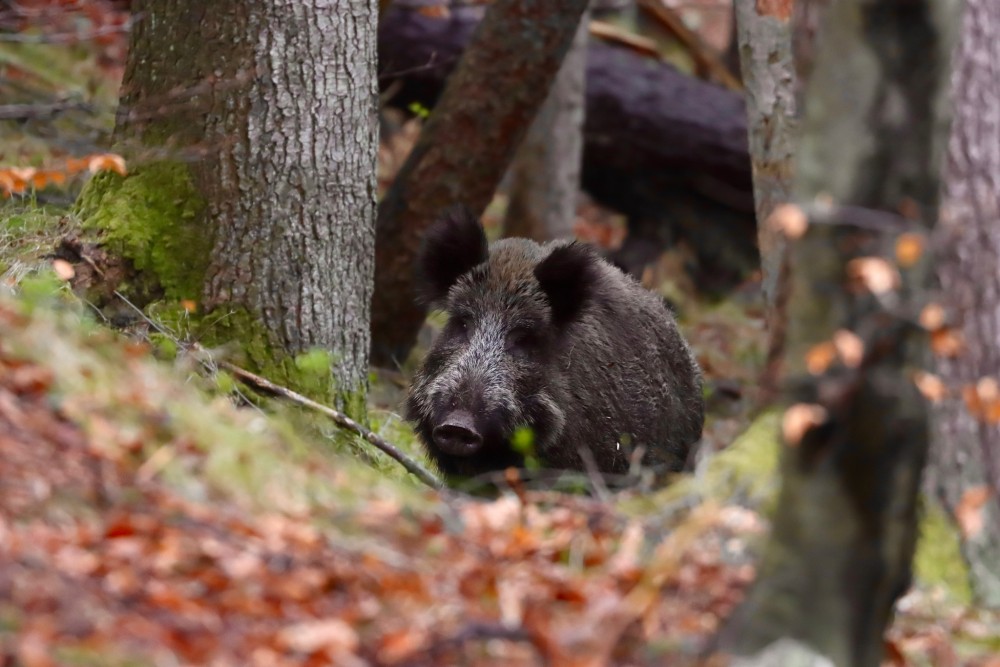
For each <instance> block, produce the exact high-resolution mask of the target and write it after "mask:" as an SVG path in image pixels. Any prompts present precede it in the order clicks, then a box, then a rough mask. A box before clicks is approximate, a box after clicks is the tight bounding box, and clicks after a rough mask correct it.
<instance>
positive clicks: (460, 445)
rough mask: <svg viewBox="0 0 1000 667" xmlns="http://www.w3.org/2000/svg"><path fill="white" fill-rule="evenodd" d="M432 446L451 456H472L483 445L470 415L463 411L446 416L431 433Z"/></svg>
mask: <svg viewBox="0 0 1000 667" xmlns="http://www.w3.org/2000/svg"><path fill="white" fill-rule="evenodd" d="M431 437H433V438H434V444H435V445H437V446H438V448H439V449H440V450H441V451H442V452H444V453H445V454H450V455H452V456H472V455H473V454H475V453H476V452H477V451H479V448H480V447H481V446H482V444H483V436H481V435H480V434H479V431H477V430H476V423H475V420H474V419H473V417H472V415H471V414H469V413H468V412H466V411H465V410H456V411H454V412H452V413H450V414H448V415H447V416H446V417H445V418H444V419H442V420H441V423H440V424H438V425H437V426H435V427H434V430H433V431H432V433H431Z"/></svg>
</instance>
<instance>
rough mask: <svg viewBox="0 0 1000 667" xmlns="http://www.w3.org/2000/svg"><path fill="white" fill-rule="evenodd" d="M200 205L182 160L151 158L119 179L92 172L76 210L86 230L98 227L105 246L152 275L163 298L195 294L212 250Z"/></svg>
mask: <svg viewBox="0 0 1000 667" xmlns="http://www.w3.org/2000/svg"><path fill="white" fill-rule="evenodd" d="M204 206H205V203H204V200H203V199H202V197H201V196H200V195H199V194H198V192H197V190H196V189H195V187H194V184H193V182H192V180H191V174H190V172H189V170H188V167H187V165H185V164H183V163H179V162H155V163H151V164H148V165H143V166H141V167H139V168H138V169H136V171H135V172H134V173H132V174H130V175H129V176H127V177H125V178H123V177H121V176H119V175H117V174H115V173H112V172H102V173H100V174H98V175H97V176H95V177H94V178H93V179H91V181H90V182H89V183H88V184H87V186H86V187H85V188H84V191H83V192H82V193H81V195H80V198H79V200H78V202H77V206H76V212H77V214H78V215H79V216H80V218H81V219H82V220H83V224H84V227H85V228H86V229H91V230H94V231H99V232H100V233H101V234H102V240H103V242H104V243H105V245H107V247H108V248H109V249H110V250H112V251H113V252H117V253H119V254H120V255H121V256H123V257H125V258H127V259H129V260H131V261H132V263H133V264H134V265H135V267H136V269H138V270H139V271H140V272H142V273H143V274H144V275H146V276H149V277H150V278H152V279H153V280H155V281H156V283H158V285H159V286H160V287H161V288H162V289H163V292H164V294H165V296H166V297H167V298H168V299H197V298H198V297H199V296H200V295H201V293H202V287H203V285H204V282H205V272H206V270H207V267H208V260H209V255H210V253H211V250H212V238H211V236H210V234H209V233H208V232H207V231H206V230H207V229H209V227H208V226H207V225H205V222H204V220H203V216H202V212H203V210H204Z"/></svg>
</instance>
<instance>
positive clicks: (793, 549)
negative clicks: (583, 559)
mask: <svg viewBox="0 0 1000 667" xmlns="http://www.w3.org/2000/svg"><path fill="white" fill-rule="evenodd" d="M955 4H956V3H954V2H953V1H952V0H919V1H917V2H908V1H907V2H902V1H899V0H840V1H839V2H836V3H833V4H832V5H831V6H830V8H829V10H828V11H827V12H826V13H825V17H824V19H823V21H822V23H821V26H822V27H821V31H820V34H819V37H818V42H817V56H816V61H815V63H814V65H813V67H812V72H811V77H810V80H809V82H808V84H807V89H806V93H805V114H804V117H803V122H802V130H801V141H800V146H799V150H798V151H797V155H796V174H795V181H794V182H795V185H794V190H793V197H794V201H795V202H796V203H797V204H798V210H797V211H795V210H788V209H786V213H788V215H784V216H779V218H780V222H781V223H782V224H781V228H782V229H783V230H784V231H785V232H786V235H787V236H788V238H789V273H788V282H787V284H779V285H777V294H778V298H777V299H776V303H777V304H778V305H779V312H778V315H779V317H777V318H775V319H776V320H779V321H780V320H781V319H782V318H781V317H780V316H781V315H782V314H784V316H785V319H786V321H787V337H786V340H787V343H786V351H785V356H784V360H783V365H782V368H781V378H782V383H783V387H784V390H785V394H786V399H787V400H788V402H789V403H790V404H791V407H789V408H788V409H787V410H786V412H785V414H784V418H783V436H784V437H783V439H784V443H785V447H784V448H783V451H782V465H781V473H782V489H781V494H780V497H779V499H778V507H777V511H776V515H775V517H774V520H773V530H772V534H771V537H770V540H769V543H768V544H767V546H766V548H765V552H764V556H763V559H762V562H761V566H760V568H759V576H758V580H757V582H756V583H755V585H754V587H753V589H752V590H751V592H750V594H749V596H748V598H747V601H746V603H745V604H744V605H743V606H742V607H741V608H740V610H739V611H738V613H737V614H735V615H734V617H733V619H732V620H731V623H730V624H729V626H728V628H727V631H726V633H725V637H726V640H725V642H726V645H727V646H729V647H730V648H732V649H735V650H736V651H738V652H740V653H742V654H751V653H755V652H757V651H760V650H762V649H764V648H766V647H768V646H772V645H774V644H775V643H776V642H778V641H779V640H782V639H793V640H797V641H799V642H803V643H805V644H806V645H808V646H809V647H811V649H812V650H814V651H815V652H816V653H818V654H819V655H821V656H825V657H826V658H827V659H828V660H829V661H831V662H832V663H833V664H835V665H838V666H845V667H846V666H848V665H850V666H852V667H853V666H859V667H875V666H877V665H879V664H880V661H881V658H882V652H883V646H884V643H883V639H882V637H883V633H884V631H885V629H886V627H887V625H888V623H889V621H890V619H891V616H892V611H893V606H894V604H895V601H896V600H897V598H898V597H899V596H900V595H901V594H902V593H903V592H905V590H906V589H907V587H908V586H909V583H910V577H911V561H912V556H913V550H914V546H915V542H916V535H917V531H916V528H917V524H916V519H917V494H918V490H919V487H920V478H921V472H922V469H923V467H924V463H925V460H926V454H927V445H928V441H929V439H930V433H929V428H928V418H927V414H928V407H927V405H926V401H924V400H923V397H922V396H921V395H920V393H919V392H918V391H917V390H916V388H915V386H914V384H913V382H912V377H913V374H914V372H915V371H916V370H917V368H919V367H920V366H921V365H922V364H923V363H924V362H925V361H926V359H927V356H928V354H927V340H926V337H925V336H923V335H922V334H920V330H919V329H918V328H917V327H915V326H913V324H912V318H913V317H915V313H919V312H920V309H921V307H922V305H923V303H925V300H926V298H927V297H928V292H929V288H930V286H931V282H932V280H931V272H932V271H931V269H932V267H931V262H930V260H929V259H928V258H927V257H925V256H924V257H920V258H919V260H918V261H916V262H915V263H910V262H907V263H904V262H902V261H901V260H897V254H896V252H895V250H896V244H897V241H898V239H899V237H900V234H901V233H904V232H908V233H911V234H917V235H924V236H926V235H927V234H928V233H929V232H930V231H931V229H932V227H933V225H934V224H935V222H936V220H937V205H938V192H939V186H940V165H941V156H942V153H943V147H944V144H945V141H946V139H947V123H946V117H947V114H946V113H945V111H944V110H945V109H946V108H947V91H948V86H947V81H948V75H949V71H950V70H949V60H950V54H951V51H952V46H953V43H954V42H953V35H954V32H955V27H956V26H957V23H958V19H957V11H955V10H956V7H955V6H954V5H955ZM804 216H805V217H806V218H807V219H803V217H804ZM806 222H808V224H805V223H806ZM911 259H912V258H911ZM782 306H784V309H781V307H782ZM825 350H829V353H827V352H825ZM813 657H814V658H816V656H813ZM816 659H818V658H816Z"/></svg>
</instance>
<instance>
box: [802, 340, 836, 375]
mask: <svg viewBox="0 0 1000 667" xmlns="http://www.w3.org/2000/svg"><path fill="white" fill-rule="evenodd" d="M836 358H837V348H836V347H835V346H834V344H833V343H831V342H830V341H825V342H823V343H819V344H817V345H813V346H812V347H811V348H809V351H808V352H806V369H807V370H808V371H809V372H810V373H811V374H813V375H821V374H823V373H825V372H826V369H827V368H829V367H830V364H832V363H833V360H834V359H836Z"/></svg>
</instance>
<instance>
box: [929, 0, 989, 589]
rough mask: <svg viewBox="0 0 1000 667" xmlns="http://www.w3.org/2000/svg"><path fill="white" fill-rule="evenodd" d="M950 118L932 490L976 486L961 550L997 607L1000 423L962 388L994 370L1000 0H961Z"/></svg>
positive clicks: (962, 491)
mask: <svg viewBox="0 0 1000 667" xmlns="http://www.w3.org/2000/svg"><path fill="white" fill-rule="evenodd" d="M952 90H953V95H954V120H953V122H952V127H951V139H950V141H949V144H948V159H947V164H946V167H945V189H944V199H943V202H942V214H941V230H940V234H939V237H938V238H939V239H940V241H939V243H940V251H939V257H940V259H939V261H938V263H937V274H938V277H939V280H940V282H941V290H942V300H943V302H944V304H946V305H947V307H948V309H949V315H950V319H951V324H952V326H954V327H955V328H956V329H957V331H958V332H960V334H961V338H962V340H963V341H964V342H965V349H964V351H963V352H962V353H961V354H959V355H958V356H955V357H954V358H944V359H942V360H941V361H940V362H939V364H938V370H939V372H940V375H941V377H942V379H943V380H944V381H945V383H946V384H947V385H948V386H950V387H952V388H955V389H958V391H955V392H953V394H952V395H951V396H950V397H949V398H948V399H947V400H944V401H942V402H941V403H940V405H939V406H938V407H937V409H936V410H935V417H936V426H937V429H936V431H937V437H936V439H935V442H934V448H933V449H932V454H931V463H930V465H929V470H928V472H929V475H928V481H929V487H930V489H931V490H932V492H933V493H934V495H936V496H937V497H938V498H939V499H940V500H941V501H942V502H943V503H944V505H945V507H947V508H949V509H950V510H951V511H952V512H955V511H957V510H959V508H960V507H961V506H962V505H963V502H964V503H965V504H968V499H971V498H973V497H974V494H977V493H979V492H981V491H983V490H986V491H988V496H987V497H986V498H984V501H983V504H982V506H981V507H979V508H978V509H975V508H973V507H971V506H970V509H971V510H972V511H973V512H980V513H981V518H982V527H981V528H980V529H978V530H966V531H964V532H965V535H964V538H965V539H964V541H963V549H964V552H965V556H966V559H967V561H968V563H969V570H970V573H971V584H972V590H973V592H974V594H975V595H976V596H977V597H978V598H979V599H980V601H981V602H983V603H985V604H988V605H991V606H1000V500H998V497H1000V424H998V423H997V422H995V421H994V422H990V421H987V420H983V419H981V418H977V417H976V416H973V415H972V414H971V413H970V411H969V409H968V407H967V406H966V404H965V402H964V401H963V388H964V392H965V393H968V392H969V391H973V392H975V391H976V389H975V387H976V385H977V384H978V383H979V382H980V380H981V379H982V378H990V379H993V380H995V379H996V378H998V377H1000V348H998V346H997V343H998V341H1000V274H998V273H997V267H998V266H1000V4H997V3H996V2H995V1H994V0H965V16H964V19H963V24H962V39H961V41H960V43H959V47H958V50H957V52H956V63H955V69H954V73H953V75H952Z"/></svg>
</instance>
